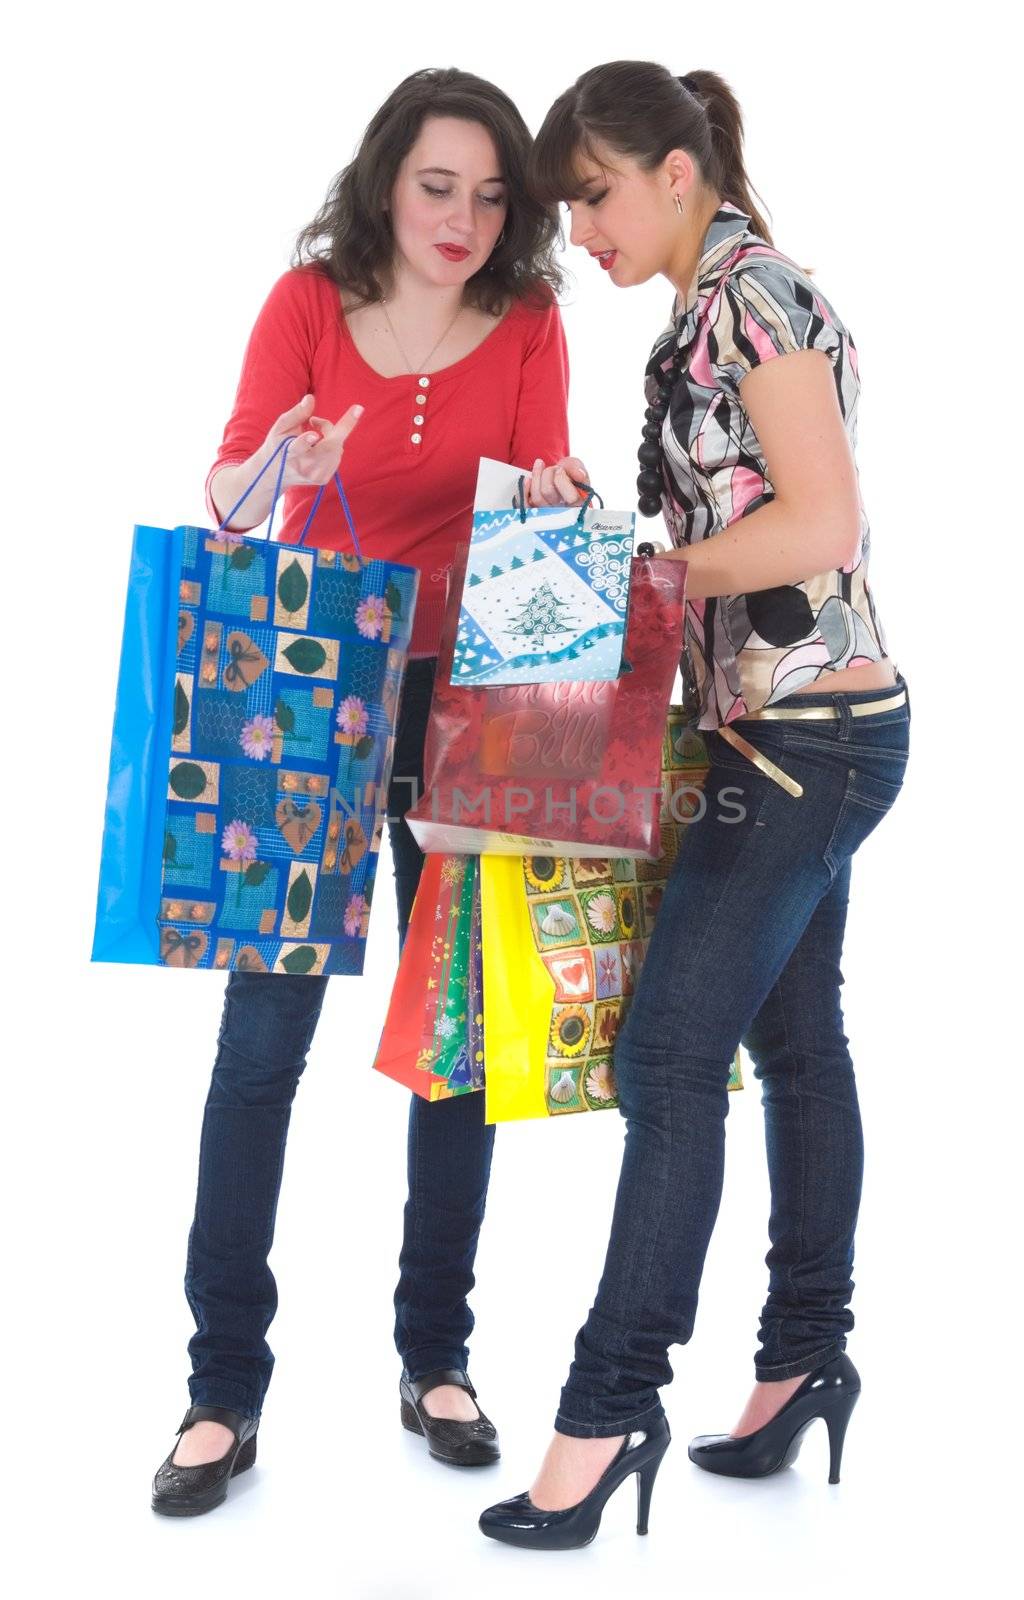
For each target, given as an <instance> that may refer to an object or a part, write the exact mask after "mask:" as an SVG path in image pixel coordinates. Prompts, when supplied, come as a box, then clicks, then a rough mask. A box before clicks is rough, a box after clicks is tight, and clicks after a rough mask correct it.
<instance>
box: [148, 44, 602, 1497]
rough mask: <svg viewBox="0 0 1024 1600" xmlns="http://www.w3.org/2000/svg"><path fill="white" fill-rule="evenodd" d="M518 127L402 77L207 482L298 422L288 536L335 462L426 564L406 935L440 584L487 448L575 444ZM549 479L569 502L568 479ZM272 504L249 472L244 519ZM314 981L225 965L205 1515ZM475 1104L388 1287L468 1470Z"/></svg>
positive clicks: (408, 1401) (448, 1144) (238, 1372)
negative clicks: (252, 487)
mask: <svg viewBox="0 0 1024 1600" xmlns="http://www.w3.org/2000/svg"><path fill="white" fill-rule="evenodd" d="M529 145H530V136H529V133H528V131H527V128H526V125H525V123H524V122H523V120H522V118H521V117H520V115H519V113H518V111H517V110H516V108H515V106H514V105H513V104H512V102H511V101H510V100H509V99H508V97H507V96H506V95H504V94H502V93H501V91H500V90H499V89H496V88H495V87H494V86H493V85H492V84H489V83H486V82H484V81H482V80H481V79H479V78H476V77H472V76H470V75H469V74H467V73H463V72H459V71H456V70H455V69H453V68H452V69H447V70H444V71H425V72H418V73H414V74H413V75H412V76H411V77H410V78H407V79H406V80H405V81H404V82H403V83H402V84H400V85H399V87H398V88H397V89H396V90H395V92H394V93H393V94H392V95H391V96H390V98H389V99H388V100H387V102H386V103H385V104H384V105H383V106H382V107H381V109H380V110H379V111H378V112H377V114H376V116H375V117H374V118H373V120H372V122H371V123H370V125H369V127H368V128H367V130H366V133H365V135H364V137H363V140H362V143H361V145H360V148H359V150H358V152H357V154H356V157H355V159H354V161H353V162H352V163H351V165H350V166H348V167H347V168H346V169H345V170H344V171H343V172H342V173H341V174H340V175H339V176H338V178H337V179H336V180H335V182H334V185H333V187H332V189H331V191H330V193H329V194H328V197H327V199H326V201H325V203H324V205H323V207H322V208H321V210H320V212H319V214H318V215H317V217H316V218H315V219H314V221H313V222H312V223H311V224H310V226H309V227H308V228H306V229H305V230H304V231H303V233H302V234H301V235H300V238H299V241H298V247H297V251H296V265H295V267H294V268H293V269H292V270H291V271H289V272H287V273H285V274H284V276H283V277H282V278H280V279H279V280H278V282H277V283H276V284H275V285H274V287H273V289H272V290H271V292H270V295H269V297H268V299H267V301H266V304H265V305H264V307H263V309H262V311H261V312H260V315H259V317H258V319H257V322H256V325H255V327H254V329H253V332H252V336H251V338H250V340H249V345H248V348H247V350H246V353H245V360H244V363H243V367H242V376H241V381H240V383H239V386H238V393H237V396H236V399H235V406H234V410H233V412H232V415H231V418H230V421H229V422H228V425H227V428H226V429H225V433H224V439H223V443H222V444H221V447H220V450H219V452H218V454H217V459H216V461H215V462H214V465H213V467H212V469H211V472H210V475H209V478H208V480H207V496H208V504H209V511H210V515H211V517H213V519H214V522H215V524H217V523H220V521H221V517H222V516H223V515H224V514H225V513H226V511H227V510H228V509H229V508H230V507H232V506H233V505H235V504H236V502H237V500H238V499H239V497H240V496H241V495H242V493H243V491H244V490H245V488H246V487H247V486H248V484H250V483H251V482H252V480H253V478H254V477H255V476H256V474H257V473H258V471H259V470H260V468H261V467H262V466H263V465H264V464H265V463H266V461H267V460H268V458H269V457H270V455H271V454H272V453H273V452H274V450H275V448H276V447H277V446H278V445H279V443H280V441H281V439H283V438H285V437H290V438H292V439H293V440H294V443H293V444H292V446H291V447H290V449H289V451H288V453H287V464H286V471H285V477H284V487H285V495H284V510H285V516H284V522H283V525H282V529H281V535H280V537H281V538H282V539H284V540H286V541H295V540H297V539H298V537H299V534H300V531H301V529H302V527H303V524H304V522H305V520H306V517H307V515H308V513H309V510H310V506H311V504H312V500H313V498H314V496H315V494H316V491H317V488H318V487H319V486H320V485H322V484H325V483H328V482H329V480H330V479H331V477H332V476H333V474H334V472H335V470H336V469H337V467H338V463H339V461H340V459H341V457H342V454H344V457H345V468H344V480H345V485H346V489H347V492H348V496H349V499H350V502H351V506H352V511H353V515H354V519H355V523H356V527H357V528H358V531H359V538H360V543H361V546H362V549H363V551H364V553H365V556H366V557H367V558H368V559H371V558H373V557H382V558H387V559H389V560H392V561H399V562H405V563H408V564H410V565H413V566H416V567H418V568H419V569H420V571H421V580H420V592H419V598H418V601H417V608H416V615H415V620H414V626H413V634H412V643H411V650H410V662H409V666H408V669H407V673H406V680H405V683H404V686H403V692H402V699H401V705H400V708H399V718H398V727H397V734H396V748H395V762H394V770H393V777H392V788H391V793H390V795H389V804H388V827H389V832H390V837H391V846H392V854H393V858H394V866H395V880H396V888H397V898H398V916H399V935H400V937H404V932H405V928H406V925H407V922H408V917H409V913H410V910H411V908H412V900H413V896H414V894H415V891H416V885H417V882H418V879H419V873H420V867H421V865H422V861H423V857H422V855H421V854H420V851H419V849H418V848H417V846H416V843H415V841H414V840H413V838H412V835H411V833H410V832H409V829H408V827H407V826H406V824H405V822H404V820H403V817H404V813H405V811H406V810H407V809H408V808H409V806H410V805H411V804H412V803H413V801H414V799H415V793H416V790H417V789H418V787H419V786H420V785H421V784H422V759H423V744H424V738H425V732H426V721H427V714H428V711H429V707H430V698H431V690H432V686H433V674H434V666H435V658H436V653H437V646H438V636H439V632H440V626H441V619H442V613H443V610H444V603H445V579H446V575H447V571H448V568H449V566H450V564H451V560H452V556H453V553H454V548H455V544H456V542H457V541H458V540H459V539H460V538H462V539H464V538H465V537H466V536H467V535H468V532H469V528H470V523H471V516H472V506H473V496H474V488H475V483H476V475H477V465H478V461H479V458H480V456H492V457H496V458H497V459H499V460H504V461H510V462H513V463H516V464H518V465H525V466H526V467H527V468H530V469H532V474H533V476H532V482H533V483H534V484H536V486H537V487H536V494H537V496H539V494H540V479H541V472H542V469H543V466H544V463H545V462H556V461H559V460H560V459H561V458H564V457H565V456H566V453H567V449H568V442H567V424H566V397H567V382H568V377H567V364H566V352H565V339H564V335H563V332H562V326H561V320H560V317H559V313H558V308H557V305H556V303H555V298H554V291H555V290H556V289H557V288H558V286H559V276H558V273H557V270H556V268H555V266H554V263H553V257H552V250H553V246H554V243H555V240H556V237H557V223H556V221H555V219H554V216H553V214H552V212H550V211H548V210H546V209H545V208H543V207H541V206H539V205H537V204H536V203H535V202H533V201H532V200H531V199H530V198H529V197H528V195H527V193H526V189H525V185H524V169H525V165H526V158H527V155H528V151H529ZM332 418H336V419H338V420H336V421H333V422H332V421H331V420H330V419H332ZM271 476H272V475H271V474H268V475H267V479H268V480H269V478H270V477H271ZM560 488H561V490H562V491H563V492H564V491H568V492H567V494H566V498H571V497H572V494H573V491H572V489H571V486H570V485H569V484H568V482H567V481H566V482H564V483H561V484H560ZM550 493H551V474H550V472H549V473H548V477H547V479H546V481H545V498H548V497H549V496H550ZM269 509H270V489H269V485H268V483H267V480H264V483H261V484H260V485H258V486H257V488H256V489H255V490H254V491H253V493H252V495H251V496H250V497H249V499H248V500H247V501H246V505H245V523H244V525H245V526H246V527H251V526H255V525H257V524H258V523H259V522H261V521H262V520H263V519H264V518H265V517H266V515H267V513H268V511H269ZM232 526H234V527H238V526H239V524H238V522H235V523H234V524H232ZM311 533H312V542H313V543H315V544H319V545H323V546H327V547H331V548H346V549H347V548H348V544H347V534H346V529H345V525H344V523H343V521H342V517H341V512H340V508H339V507H338V506H337V505H336V504H332V503H331V501H330V500H327V499H325V500H324V501H323V503H322V504H321V507H320V510H319V512H318V515H317V519H316V521H315V522H314V524H313V527H312V530H311ZM327 981H328V980H327V979H326V978H323V977H305V976H303V977H289V976H287V975H285V974H280V973H275V974H265V973H247V972H232V974H231V975H230V978H229V980H228V986H227V992H226V997H225V1006H224V1018H223V1023H222V1026H221V1032H220V1037H219V1041H218V1045H219V1048H218V1052H217V1057H216V1061H215V1064H214V1069H213V1079H212V1083H211V1086H210V1093H209V1097H208V1099H207V1104H206V1110H205V1115H204V1120H203V1133H202V1143H201V1150H200V1161H199V1184H198V1194H197V1199H196V1212H195V1219H194V1221H193V1225H192V1230H191V1233H190V1237H189V1251H188V1266H187V1272H186V1285H185V1287H186V1293H187V1295H188V1299H189V1304H190V1306H191V1308H192V1312H193V1315H194V1317H195V1321H196V1333H195V1336H194V1337H193V1339H192V1340H191V1342H190V1344H189V1354H190V1356H191V1360H192V1369H193V1371H192V1377H191V1378H190V1380H189V1389H190V1393H191V1399H192V1405H191V1406H190V1408H189V1410H188V1412H187V1413H186V1416H185V1419H184V1421H183V1423H182V1425H181V1428H180V1429H179V1435H180V1437H179V1440H178V1443H177V1445H176V1447H175V1449H174V1450H173V1451H172V1452H171V1454H170V1455H169V1456H168V1457H167V1459H166V1461H165V1462H164V1463H163V1465H162V1466H161V1467H160V1469H159V1471H158V1472H157V1475H156V1480H155V1482H154V1486H153V1506H154V1509H155V1510H157V1511H162V1512H165V1513H168V1514H171V1515H178V1516H184V1515H194V1514H196V1513H198V1512H202V1511H207V1510H211V1509H212V1508H213V1507H214V1506H216V1505H219V1504H220V1503H221V1501H222V1500H223V1499H224V1498H225V1495H226V1492H227V1484H228V1480H229V1478H230V1477H231V1476H232V1475H233V1474H235V1473H237V1472H239V1471H243V1470H244V1469H245V1468H246V1467H248V1466H250V1465H251V1464H252V1462H253V1460H254V1459H255V1455H256V1431H257V1428H258V1426H259V1418H260V1412H261V1408H262V1405H263V1400H264V1396H265V1394H266V1391H267V1386H268V1384H269V1382H270V1376H271V1371H272V1368H273V1360H274V1358H273V1355H272V1353H271V1351H270V1348H269V1346H268V1344H267V1342H266V1333H267V1330H268V1328H269V1325H270V1322H271V1320H272V1318H273V1315H274V1312H275V1310H276V1307H277V1293H276V1287H275V1283H274V1277H273V1274H272V1273H271V1271H270V1268H269V1266H268V1264H267V1256H268V1253H269V1251H270V1247H271V1244H272V1242H273V1233H274V1218H275V1213H276V1209H277V1198H278V1192H279V1188H280V1180H281V1170H282V1165H283V1160H284V1150H285V1141H286V1138H287V1131H288V1120H289V1115H290V1108H291V1102H292V1099H293V1097H294V1094H295V1089H296V1086H297V1084H298V1080H299V1077H300V1075H301V1073H302V1070H303V1068H304V1066H305V1061H306V1053H307V1051H308V1049H309V1045H310V1042H311V1040H312V1037H313V1032H314V1030H315V1027H316V1023H317V1019H318V1016H319V1012H320V1007H321V1004H322V1002H323V997H324V991H325V988H326V985H327ZM483 1109H484V1108H483V1096H482V1095H464V1096H458V1097H456V1098H455V1099H452V1100H449V1101H443V1102H440V1103H437V1104H431V1103H429V1102H426V1101H423V1100H421V1099H420V1098H419V1097H417V1096H414V1097H413V1099H412V1106H411V1116H410V1127H409V1200H408V1203H407V1205H406V1211H405V1237H404V1242H403V1247H402V1253H401V1260H400V1278H399V1283H398V1288H397V1291H396V1294H395V1307H396V1312H397V1318H396V1327H395V1340H396V1344H397V1347H398V1351H399V1354H400V1355H401V1357H402V1361H403V1373H402V1379H401V1400H402V1421H403V1422H404V1424H405V1426H406V1427H407V1428H409V1429H411V1430H412V1431H413V1432H416V1433H419V1434H423V1435H425V1436H426V1439H427V1444H428V1447H429V1449H430V1453H431V1455H433V1456H435V1457H437V1458H438V1459H441V1460H444V1461H448V1462H452V1463H456V1464H461V1465H467V1466H469V1465H480V1464H483V1463H486V1462H489V1461H493V1460H495V1459H496V1458H497V1455H498V1444H497V1436H496V1433H495V1429H494V1427H493V1425H492V1424H491V1423H490V1422H489V1421H488V1420H487V1418H486V1417H484V1416H483V1415H482V1413H481V1412H479V1411H478V1409H477V1407H476V1406H475V1405H474V1403H473V1400H474V1390H473V1389H472V1386H471V1385H470V1383H469V1379H468V1377H467V1376H466V1362H467V1354H468V1352H467V1348H466V1341H467V1339H468V1336H469V1333H470V1331H471V1329H472V1326H473V1317H472V1314H471V1312H470V1310H469V1307H468V1305H467V1300H466V1297H467V1294H468V1292H469V1290H470V1289H471V1287H472V1285H473V1261H474V1256H475V1253H476V1244H477V1238H478V1234H479V1229H480V1223H481V1220H482V1218H483V1211H484V1202H485V1198H486V1193H487V1182H488V1176H489V1170H490V1159H491V1147H492V1143H493V1137H494V1130H493V1128H488V1127H486V1126H485V1124H484V1120H483Z"/></svg>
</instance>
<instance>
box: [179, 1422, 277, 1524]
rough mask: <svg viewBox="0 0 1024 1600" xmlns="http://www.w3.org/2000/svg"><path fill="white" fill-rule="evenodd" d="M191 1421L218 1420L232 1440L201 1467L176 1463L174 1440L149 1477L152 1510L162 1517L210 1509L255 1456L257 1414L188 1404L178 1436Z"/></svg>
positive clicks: (223, 1497) (184, 1515) (185, 1429)
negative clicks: (232, 1435) (254, 1415)
mask: <svg viewBox="0 0 1024 1600" xmlns="http://www.w3.org/2000/svg"><path fill="white" fill-rule="evenodd" d="M194 1422H222V1423H223V1424H224V1426H225V1428H230V1429H231V1432H232V1433H233V1434H234V1436H235V1442H234V1444H233V1445H231V1446H230V1447H229V1448H228V1451H227V1453H226V1455H223V1456H221V1458H220V1460H219V1461H208V1462H206V1463H204V1465H203V1466H201V1467H176V1466H175V1465H174V1450H177V1448H178V1446H177V1444H175V1446H174V1450H172V1451H171V1453H170V1455H169V1456H168V1457H167V1460H166V1461H165V1462H164V1463H163V1465H162V1466H161V1467H159V1468H158V1469H157V1474H156V1477H155V1478H154V1479H153V1510H154V1511H159V1512H160V1513H161V1515H162V1516H165V1517H198V1516H201V1515H202V1513H203V1512H204V1511H212V1510H213V1509H214V1507H215V1506H219V1505H220V1504H221V1502H222V1501H224V1500H226V1499H227V1493H228V1481H229V1480H230V1479H231V1478H237V1476H238V1474H239V1473H240V1472H246V1471H247V1470H248V1469H249V1467H251V1466H252V1464H253V1462H254V1461H255V1460H256V1430H257V1428H258V1427H259V1425H260V1419H259V1417H243V1416H242V1414H241V1413H240V1412H238V1411H229V1410H228V1409H227V1407H226V1406H189V1408H188V1410H187V1411H186V1412H185V1417H184V1420H183V1422H182V1424H181V1427H180V1428H179V1429H178V1435H179V1437H180V1436H181V1434H183V1433H185V1432H187V1430H188V1429H189V1428H191V1426H192V1424H193V1423H194Z"/></svg>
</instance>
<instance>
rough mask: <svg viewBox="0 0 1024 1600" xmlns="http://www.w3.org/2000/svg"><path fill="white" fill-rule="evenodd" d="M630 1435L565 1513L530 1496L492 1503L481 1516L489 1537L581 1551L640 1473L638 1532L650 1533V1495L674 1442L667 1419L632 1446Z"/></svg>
mask: <svg viewBox="0 0 1024 1600" xmlns="http://www.w3.org/2000/svg"><path fill="white" fill-rule="evenodd" d="M630 1437H631V1435H629V1434H627V1435H626V1437H625V1438H624V1439H623V1441H622V1448H621V1449H620V1450H619V1453H618V1455H616V1456H615V1458H614V1459H613V1460H612V1462H611V1464H610V1465H609V1466H608V1467H606V1468H605V1470H604V1472H603V1473H602V1474H601V1477H600V1478H599V1479H598V1481H597V1483H596V1484H595V1485H594V1487H593V1489H591V1491H590V1493H589V1494H588V1495H587V1496H586V1497H585V1498H584V1499H582V1500H580V1501H579V1503H578V1504H577V1505H574V1506H569V1508H568V1509H567V1510H565V1511H541V1510H540V1509H539V1507H537V1506H535V1505H534V1503H533V1501H532V1500H531V1499H530V1496H529V1495H528V1494H519V1495H516V1496H515V1498H514V1499H512V1500H502V1501H501V1503H500V1504H499V1505H496V1506H488V1508H487V1510H486V1511H485V1512H484V1513H483V1515H482V1516H481V1518H480V1528H481V1531H482V1532H483V1533H485V1534H486V1535H487V1537H488V1538H489V1539H500V1540H501V1542H502V1543H503V1544H514V1545H518V1546H519V1547H520V1548H521V1549H524V1550H578V1549H580V1547H581V1546H582V1545H585V1544H589V1543H590V1541H591V1540H592V1539H593V1538H594V1537H595V1535H596V1533H597V1530H598V1528H599V1527H600V1526H601V1514H602V1512H603V1511H604V1508H605V1505H606V1504H607V1502H608V1501H609V1500H610V1499H611V1497H612V1495H613V1494H614V1493H615V1491H616V1489H617V1488H618V1487H619V1485H620V1484H621V1483H624V1482H625V1480H626V1479H627V1478H628V1477H630V1476H631V1475H632V1474H633V1473H634V1472H635V1473H636V1503H637V1517H636V1531H637V1533H646V1532H647V1519H648V1516H649V1514H650V1509H651V1494H652V1492H653V1489H654V1480H655V1478H656V1477H657V1475H658V1468H659V1467H660V1466H661V1463H662V1461H663V1459H664V1456H665V1451H666V1450H667V1449H668V1447H669V1444H670V1443H671V1439H672V1435H671V1433H670V1432H669V1426H668V1418H667V1417H665V1416H660V1417H658V1419H657V1421H655V1422H652V1424H651V1426H650V1428H648V1429H647V1430H646V1432H645V1434H644V1438H643V1440H642V1441H641V1442H640V1443H639V1444H634V1445H631V1444H630Z"/></svg>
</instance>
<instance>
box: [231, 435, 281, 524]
mask: <svg viewBox="0 0 1024 1600" xmlns="http://www.w3.org/2000/svg"><path fill="white" fill-rule="evenodd" d="M291 442H292V441H291V439H282V440H281V443H280V444H279V445H278V447H277V449H276V450H275V451H274V453H273V455H272V456H271V457H270V460H269V461H268V462H267V463H266V465H265V466H262V467H261V468H260V470H259V472H257V474H256V476H255V478H253V480H252V482H251V483H250V485H249V487H248V488H247V489H246V491H245V493H244V494H243V495H242V497H241V499H240V500H236V501H235V503H234V505H233V506H232V507H231V510H230V511H229V512H228V514H227V516H226V517H225V518H224V520H223V522H221V523H219V524H218V526H217V533H222V532H223V530H224V529H225V528H226V527H227V525H228V523H229V522H230V521H231V519H232V517H233V516H234V515H235V512H236V511H238V510H239V509H240V507H242V506H244V504H245V502H246V501H247V500H248V498H249V496H250V495H251V494H252V491H253V490H254V489H255V487H256V485H257V484H258V483H259V481H260V479H261V478H262V477H263V476H264V474H265V473H267V472H269V471H270V469H271V467H272V466H273V465H274V462H275V461H276V460H277V458H278V456H279V455H280V454H281V452H282V451H284V454H285V455H287V454H288V446H289V445H290V444H291ZM283 471H284V468H283V465H282V468H281V472H279V473H278V477H277V482H278V489H279V488H280V483H281V476H282V473H283ZM278 489H275V491H274V505H275V506H276V504H277V494H278ZM270 515H271V517H273V515H274V507H273V506H272V507H271V509H270Z"/></svg>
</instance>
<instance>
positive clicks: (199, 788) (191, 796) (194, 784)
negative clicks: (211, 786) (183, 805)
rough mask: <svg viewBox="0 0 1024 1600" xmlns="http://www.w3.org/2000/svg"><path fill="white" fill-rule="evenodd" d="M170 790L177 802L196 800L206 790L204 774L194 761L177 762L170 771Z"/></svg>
mask: <svg viewBox="0 0 1024 1600" xmlns="http://www.w3.org/2000/svg"><path fill="white" fill-rule="evenodd" d="M171 788H172V789H173V790H174V793H175V794H176V795H177V796H178V799H179V800H198V798H199V796H200V795H201V794H202V793H203V791H204V789H205V788H206V773H205V772H204V771H203V769H202V767H197V766H196V764H195V762H194V761H179V762H178V765H177V766H176V767H172V769H171Z"/></svg>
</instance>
